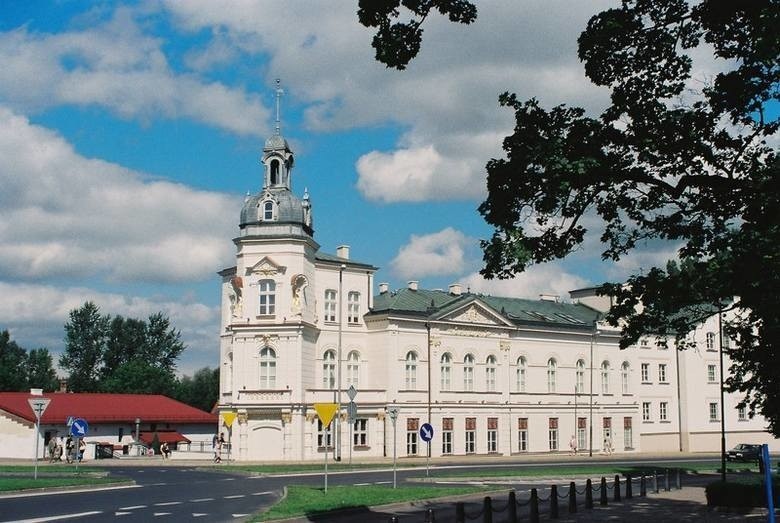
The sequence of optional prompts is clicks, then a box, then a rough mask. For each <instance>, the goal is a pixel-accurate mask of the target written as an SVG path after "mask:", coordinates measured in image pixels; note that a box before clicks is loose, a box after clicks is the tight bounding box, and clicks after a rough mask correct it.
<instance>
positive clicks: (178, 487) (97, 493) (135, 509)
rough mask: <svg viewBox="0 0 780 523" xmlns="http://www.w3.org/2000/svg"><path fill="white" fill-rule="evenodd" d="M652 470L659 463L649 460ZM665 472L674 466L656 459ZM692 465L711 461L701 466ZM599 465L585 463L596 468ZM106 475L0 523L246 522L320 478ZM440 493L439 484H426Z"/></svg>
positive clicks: (13, 506) (40, 496) (13, 512)
mask: <svg viewBox="0 0 780 523" xmlns="http://www.w3.org/2000/svg"><path fill="white" fill-rule="evenodd" d="M652 461H653V462H654V463H658V462H659V461H660V460H657V459H656V460H652ZM664 461H666V462H668V463H669V466H673V465H674V461H686V462H690V461H693V460H691V459H686V460H664ZM696 461H711V462H715V461H717V460H712V459H704V460H696ZM599 462H600V460H595V459H594V460H593V461H588V464H593V465H595V464H597V463H599ZM605 463H609V464H612V465H615V464H619V463H620V464H625V465H638V464H641V463H642V460H627V461H616V460H609V461H605ZM539 465H546V466H549V467H550V475H551V476H555V472H554V471H555V467H557V466H565V465H569V464H568V463H562V462H560V461H557V462H555V463H540V462H535V463H528V464H519V463H517V461H510V462H505V463H501V462H491V463H489V464H488V463H481V464H479V463H478V464H470V465H458V464H453V465H447V466H437V467H432V468H431V475H432V477H434V478H435V477H437V476H438V477H443V476H446V475H449V474H451V473H452V472H457V471H462V470H470V471H473V472H474V473H475V474H478V473H479V470H480V469H495V468H501V467H505V468H518V467H522V466H539ZM108 470H109V471H110V473H111V474H112V476H119V477H126V478H130V479H133V480H134V481H135V482H136V485H134V486H129V487H121V488H114V489H109V490H103V489H93V490H80V491H66V492H57V493H52V492H48V493H37V494H32V495H24V496H14V497H6V496H3V497H0V522H2V523H5V522H8V521H22V522H28V523H43V522H46V521H78V522H98V521H100V522H103V521H114V520H117V521H121V522H133V521H144V522H147V521H157V520H158V519H159V520H160V521H191V520H193V519H196V520H201V521H209V522H212V521H241V520H243V519H245V518H246V517H247V516H248V515H250V514H252V513H254V512H257V511H258V510H260V509H262V508H264V507H267V506H270V505H271V504H273V503H275V502H276V501H277V500H278V499H279V498H280V497H281V495H282V490H283V487H284V486H285V485H290V484H299V485H315V486H322V484H323V475H322V474H321V473H314V474H296V475H284V476H268V477H247V476H242V475H236V474H231V473H230V472H229V470H228V467H225V468H221V469H211V470H198V469H197V468H195V467H164V466H151V467H141V466H126V467H125V466H112V467H110V468H109V469H108ZM424 476H425V468H424V467H422V468H415V469H411V470H410V469H406V468H399V469H397V481H398V483H399V484H401V483H403V482H405V481H406V480H407V478H411V477H415V478H420V477H424ZM392 479H393V476H392V472H391V471H390V470H383V471H359V472H337V473H333V472H331V473H330V474H329V478H328V484H329V485H362V484H383V485H388V486H390V485H391V484H392ZM433 484H434V485H441V486H448V484H447V483H433ZM531 486H534V483H533V482H529V481H528V480H520V481H517V482H515V481H512V482H510V483H507V484H503V485H501V487H500V488H506V489H507V490H509V489H511V488H515V489H518V490H522V489H527V488H530V487H531Z"/></svg>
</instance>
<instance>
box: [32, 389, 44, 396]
mask: <svg viewBox="0 0 780 523" xmlns="http://www.w3.org/2000/svg"><path fill="white" fill-rule="evenodd" d="M30 394H31V395H33V396H43V389H30Z"/></svg>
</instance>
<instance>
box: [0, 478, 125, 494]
mask: <svg viewBox="0 0 780 523" xmlns="http://www.w3.org/2000/svg"><path fill="white" fill-rule="evenodd" d="M117 482H118V481H117V480H116V479H109V478H95V477H89V476H87V477H81V476H63V477H58V478H52V477H45V478H42V477H38V479H33V478H32V477H29V478H21V477H0V492H8V491H13V490H29V489H38V488H52V487H72V486H80V485H104V484H107V483H117Z"/></svg>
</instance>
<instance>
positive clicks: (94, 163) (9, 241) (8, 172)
mask: <svg viewBox="0 0 780 523" xmlns="http://www.w3.org/2000/svg"><path fill="white" fill-rule="evenodd" d="M0 158H2V161H0V186H2V187H3V190H2V192H0V277H4V278H22V279H30V278H33V279H35V278H49V277H57V276H82V277H83V276H87V275H90V276H97V277H106V278H109V279H115V280H134V281H139V280H140V281H187V280H197V279H201V278H203V277H205V276H207V275H210V274H212V273H213V272H214V270H217V269H219V268H221V267H223V266H225V265H226V264H227V263H229V262H230V255H231V253H232V246H231V245H230V242H229V241H228V240H227V239H229V238H230V237H231V235H232V234H233V233H234V229H235V226H236V223H237V219H238V217H237V209H238V205H239V204H238V202H237V201H236V200H234V199H231V198H229V197H228V196H226V195H223V194H219V193H210V192H205V191H197V190H193V189H190V188H188V187H185V186H183V185H179V184H174V183H169V182H164V181H147V180H145V179H144V177H143V176H142V175H141V174H139V173H137V172H134V171H131V170H129V169H125V168H122V167H120V166H118V165H115V164H111V163H108V162H105V161H102V160H96V159H88V158H84V157H82V156H80V155H78V154H77V153H76V152H75V151H74V150H73V148H72V146H71V145H70V144H69V143H67V142H66V141H65V140H63V139H62V137H61V136H59V135H57V134H56V133H54V132H52V131H50V130H48V129H45V128H42V127H40V126H37V125H33V124H31V123H30V122H29V120H28V119H27V118H25V117H23V116H20V115H17V114H15V113H13V112H12V111H10V110H9V109H7V108H5V107H2V106H0Z"/></svg>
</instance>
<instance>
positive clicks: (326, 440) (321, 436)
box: [317, 419, 333, 450]
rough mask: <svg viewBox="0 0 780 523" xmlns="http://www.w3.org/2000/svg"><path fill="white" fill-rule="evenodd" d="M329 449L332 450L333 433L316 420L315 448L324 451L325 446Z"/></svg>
mask: <svg viewBox="0 0 780 523" xmlns="http://www.w3.org/2000/svg"><path fill="white" fill-rule="evenodd" d="M326 429H327V431H326ZM326 445H327V446H328V448H329V449H332V448H333V431H332V430H331V429H330V428H329V427H327V426H325V427H323V426H322V421H320V420H319V419H318V420H317V447H318V448H319V449H321V450H324V449H325V446H326Z"/></svg>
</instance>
